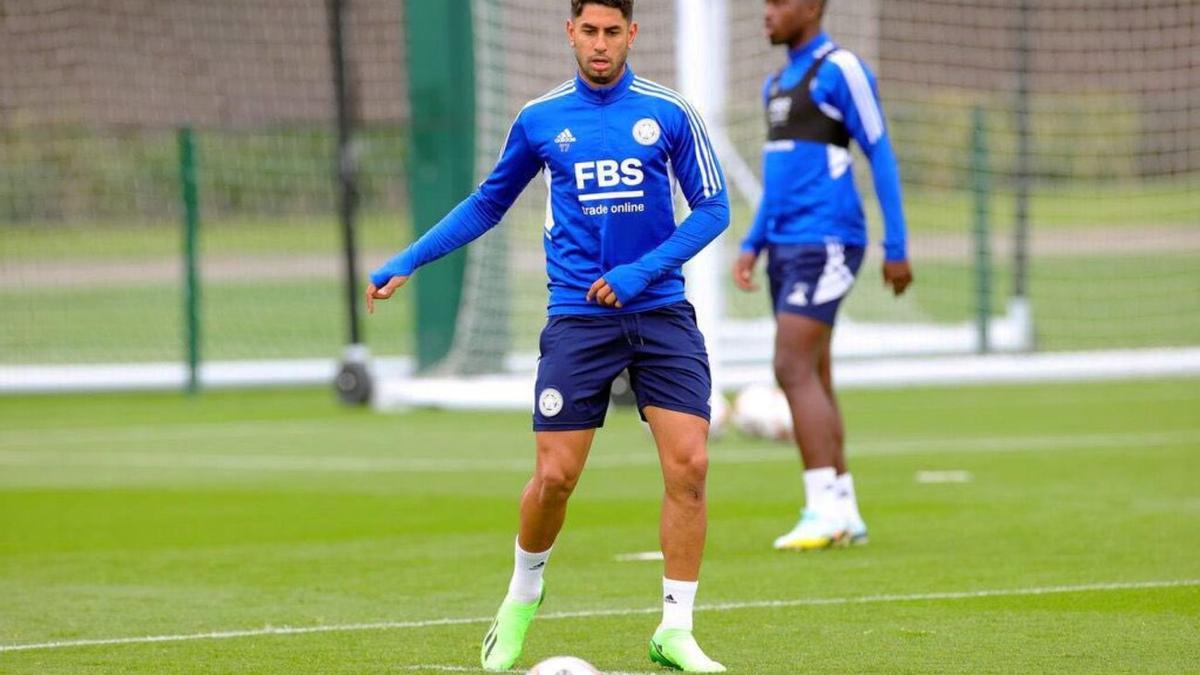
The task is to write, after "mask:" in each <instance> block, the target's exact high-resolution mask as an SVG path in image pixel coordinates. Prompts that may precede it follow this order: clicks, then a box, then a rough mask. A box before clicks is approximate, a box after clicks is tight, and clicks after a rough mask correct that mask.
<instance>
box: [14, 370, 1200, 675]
mask: <svg viewBox="0 0 1200 675" xmlns="http://www.w3.org/2000/svg"><path fill="white" fill-rule="evenodd" d="M1198 386H1200V381H1197V380H1174V381H1160V382H1136V383H1106V384H1086V385H1084V384H1075V385H1053V386H1038V387H978V388H965V389H957V390H950V389H917V390H905V391H855V392H848V393H847V394H845V395H844V396H843V407H844V409H845V412H846V416H847V423H848V426H849V430H850V436H851V441H850V455H851V461H852V467H853V470H854V473H855V476H856V481H857V484H858V488H859V492H860V501H861V503H862V508H863V512H864V515H865V516H866V518H867V521H868V523H869V525H870V526H871V534H872V542H871V544H870V545H869V546H867V547H864V548H858V549H847V550H834V551H827V552H822V553H815V554H806V555H805V554H781V553H777V552H774V551H772V550H771V549H770V542H771V540H772V538H773V537H774V536H775V535H777V534H779V533H780V532H782V531H783V530H785V529H787V528H788V527H789V526H790V525H791V524H792V520H793V518H794V517H795V515H796V514H795V511H796V508H797V505H798V503H799V500H800V497H801V485H800V480H799V467H798V463H797V461H796V460H795V458H794V453H793V451H792V450H790V449H789V448H788V447H786V446H782V445H778V444H770V443H766V442H762V441H752V440H749V439H745V438H741V437H739V436H737V435H736V434H734V435H731V436H728V437H726V438H724V439H722V440H721V441H719V442H717V443H715V444H714V445H713V446H712V450H711V454H712V468H711V480H710V510H711V525H710V533H709V544H708V549H707V557H706V560H705V567H704V572H703V578H702V582H701V586H700V595H699V598H698V602H699V603H700V605H701V609H700V611H698V613H697V616H696V621H697V634H698V636H699V638H700V639H701V642H702V644H704V645H705V647H706V648H707V649H708V650H709V651H710V653H711V654H713V655H714V656H715V657H716V658H718V659H720V660H721V661H723V662H725V663H726V664H727V665H728V666H729V667H730V671H731V672H734V673H794V672H900V673H919V672H920V673H923V672H1132V671H1136V672H1162V673H1178V672H1197V671H1200V665H1198V664H1200V397H1198V396H1197V391H1198V389H1197V387H1198ZM530 448H531V435H530V432H529V431H528V416H526V415H521V414H463V413H453V414H451V413H435V412H421V413H414V414H410V415H401V416H380V415H374V414H371V413H367V412H364V411H358V410H346V409H343V408H340V407H338V406H337V405H336V404H334V403H333V402H332V397H331V395H330V393H329V392H327V391H324V390H322V391H313V390H302V391H275V392H242V393H210V394H207V395H205V396H203V397H201V398H199V399H197V400H186V399H183V398H180V397H176V396H173V395H169V396H164V395H156V396H152V395H113V396H102V397H96V396H70V397H26V398H4V399H0V598H2V599H3V600H2V601H0V672H4V673H59V672H63V673H80V672H167V673H172V672H219V673H220V672H224V673H244V672H255V673H273V672H286V673H293V672H304V673H309V672H323V673H324V672H344V673H364V672H392V673H439V672H460V671H461V672H471V671H472V670H473V669H474V668H476V667H477V663H478V660H477V659H478V648H477V645H478V640H479V638H480V637H481V636H482V634H483V632H484V630H485V629H486V628H487V625H486V621H487V618H488V617H489V616H490V614H491V613H492V612H493V611H494V609H495V607H496V605H497V603H498V602H499V601H500V598H501V595H502V594H503V592H504V589H505V585H506V582H507V579H508V575H509V566H510V562H511V546H512V538H513V536H514V532H515V527H516V500H517V495H518V493H519V491H520V489H521V486H522V485H523V483H524V481H525V479H526V477H527V473H528V470H529V468H530V466H531V463H532V454H531V449H530ZM921 472H957V473H952V474H950V475H951V476H954V477H957V478H959V479H966V480H967V482H933V483H930V482H922V481H920V480H918V478H919V477H920V476H921V475H922V474H921ZM660 490H661V487H660V477H659V473H658V469H657V467H656V463H655V458H654V454H653V451H652V449H651V446H650V443H649V440H648V437H647V436H646V434H645V433H644V432H643V431H642V429H641V428H640V425H639V424H637V422H636V421H635V420H634V415H633V414H632V413H629V412H627V411H620V412H615V413H614V414H613V415H612V416H610V419H609V425H608V427H607V428H605V429H604V430H603V431H602V432H601V433H600V435H599V436H598V440H597V443H596V446H595V448H594V449H593V454H592V457H591V465H590V466H589V469H588V471H587V472H586V473H585V474H584V478H583V481H582V483H581V484H580V486H579V489H578V492H577V494H576V496H575V498H574V500H573V502H572V505H571V509H570V513H569V515H568V521H567V527H566V530H565V532H564V534H563V536H562V537H561V539H560V540H559V543H558V545H557V547H556V550H555V553H554V556H553V558H552V560H551V564H550V567H549V569H548V572H547V582H548V590H549V595H548V599H547V602H546V605H545V607H544V608H543V614H544V616H543V618H542V619H541V620H539V621H537V622H535V623H534V626H533V629H532V631H531V635H530V638H529V640H528V643H527V645H526V652H525V655H524V656H523V657H522V659H521V661H520V662H519V664H518V665H519V666H521V667H523V668H527V667H529V666H531V665H532V664H533V663H535V662H536V661H538V660H540V659H542V658H545V657H548V656H551V655H555V654H560V653H565V654H573V655H577V656H580V657H583V658H585V659H587V660H589V661H591V662H593V663H595V664H596V665H597V666H599V667H600V668H601V669H602V670H605V671H622V672H656V669H655V668H654V667H652V666H651V664H650V663H649V661H648V660H647V659H646V656H645V642H646V639H647V638H648V637H649V635H650V632H651V631H652V630H653V628H654V626H655V625H656V623H657V621H658V616H657V612H658V607H657V606H658V591H659V578H660V575H661V568H660V563H657V562H618V561H617V556H620V555H621V554H627V553H635V552H643V551H653V550H655V549H656V548H657V516H658V504H659V499H660ZM380 624H382V625H380ZM269 627H273V628H276V629H278V628H281V627H292V628H294V629H299V630H298V631H297V632H293V633H285V634H269V633H268V630H267V629H268V628H269ZM310 629H312V630H310ZM230 631H233V632H237V631H245V634H244V635H241V636H231V635H225V636H214V635H208V636H206V637H205V634H212V633H222V632H230ZM152 636H176V637H180V638H186V639H180V640H176V641H158V642H155V641H150V640H148V639H145V638H149V637H152ZM124 638H131V639H132V640H130V641H128V642H123V643H117V644H99V645H86V644H78V642H79V641H87V640H94V639H124ZM37 644H41V645H44V646H42V647H38V648H29V649H26V648H21V647H22V646H23V645H37Z"/></svg>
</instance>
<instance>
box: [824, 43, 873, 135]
mask: <svg viewBox="0 0 1200 675" xmlns="http://www.w3.org/2000/svg"><path fill="white" fill-rule="evenodd" d="M829 60H830V61H832V62H833V63H834V64H836V65H837V67H838V68H840V69H841V71H842V75H843V76H844V77H845V78H846V84H848V85H849V86H850V96H851V97H853V98H854V107H855V108H858V117H859V119H860V120H862V125H863V130H864V131H866V132H867V141H869V142H870V143H871V145H874V144H875V142H876V141H878V140H879V139H880V138H881V137H882V136H883V131H884V129H883V113H882V112H881V111H880V110H879V103H878V102H877V101H876V100H875V92H874V90H872V89H871V81H870V80H869V79H867V73H866V71H865V70H863V67H862V62H860V61H859V60H858V57H857V56H855V55H854V54H851V53H850V52H848V51H845V50H842V49H839V50H838V51H836V52H834V53H833V54H832V55H831V56H830V57H829Z"/></svg>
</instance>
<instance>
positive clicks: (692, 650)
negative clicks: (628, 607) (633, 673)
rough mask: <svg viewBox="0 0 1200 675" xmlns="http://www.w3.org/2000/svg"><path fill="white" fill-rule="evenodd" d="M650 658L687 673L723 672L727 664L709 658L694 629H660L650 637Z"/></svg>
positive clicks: (661, 664) (659, 663)
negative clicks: (701, 646) (694, 635)
mask: <svg viewBox="0 0 1200 675" xmlns="http://www.w3.org/2000/svg"><path fill="white" fill-rule="evenodd" d="M650 660H651V661H653V662H655V663H657V664H658V665H660V666H666V667H667V668H671V669H674V670H682V671H683V672H685V673H723V672H725V666H723V665H721V664H719V663H717V662H716V661H713V660H712V659H710V658H708V655H707V654H705V653H704V650H703V649H700V645H698V644H696V638H694V637H692V631H690V630H681V629H679V628H664V629H659V630H658V631H657V632H656V633H654V637H652V638H650Z"/></svg>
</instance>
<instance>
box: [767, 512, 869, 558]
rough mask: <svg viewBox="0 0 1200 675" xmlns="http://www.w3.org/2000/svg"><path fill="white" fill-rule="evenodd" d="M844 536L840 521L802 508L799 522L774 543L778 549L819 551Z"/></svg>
mask: <svg viewBox="0 0 1200 675" xmlns="http://www.w3.org/2000/svg"><path fill="white" fill-rule="evenodd" d="M864 534H865V527H864ZM845 536H846V530H845V526H844V525H843V524H842V523H840V522H837V521H835V520H834V519H833V518H828V517H823V516H822V515H821V514H819V513H817V512H816V511H813V510H811V509H804V513H803V514H801V516H800V522H798V523H796V526H795V527H794V528H792V530H791V531H790V532H788V533H787V534H784V535H782V536H780V537H779V538H778V539H776V540H775V544H774V545H775V548H776V549H777V550H780V551H819V550H821V549H825V548H829V547H831V546H833V545H835V544H838V543H840V542H841V541H842V540H843V539H844V538H845Z"/></svg>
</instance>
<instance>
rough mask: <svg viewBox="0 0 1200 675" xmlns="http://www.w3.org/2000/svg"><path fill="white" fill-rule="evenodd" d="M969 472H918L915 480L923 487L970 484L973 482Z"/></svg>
mask: <svg viewBox="0 0 1200 675" xmlns="http://www.w3.org/2000/svg"><path fill="white" fill-rule="evenodd" d="M974 479H975V478H974V476H972V475H971V472H970V471H961V470H959V471H918V472H917V475H916V480H917V482H918V483H921V484H924V485H934V484H938V483H970V482H971V481H972V480H974Z"/></svg>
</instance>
